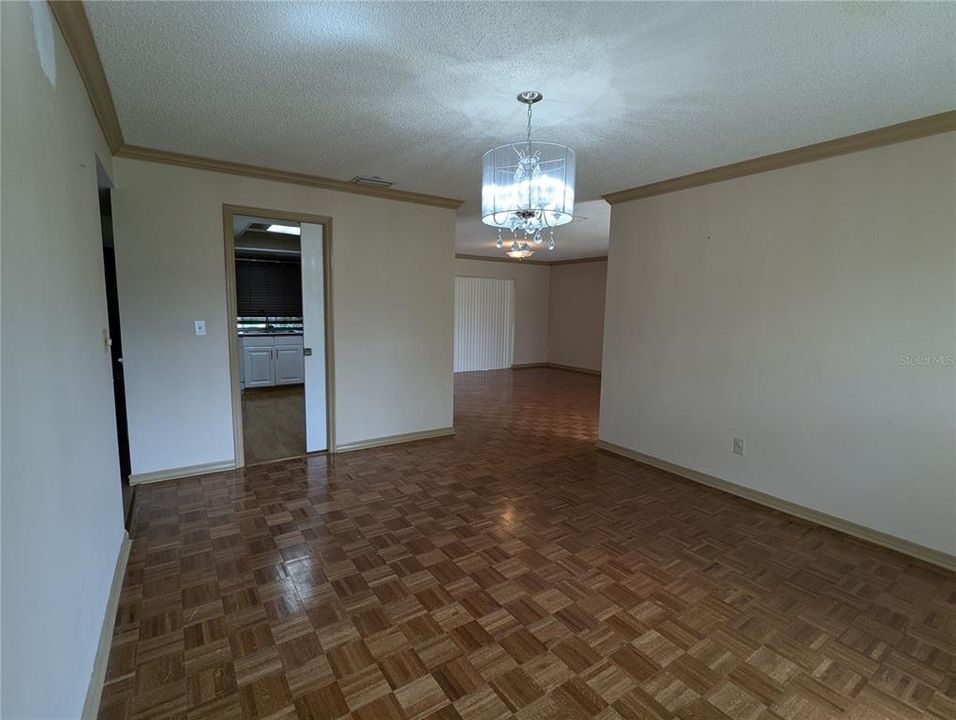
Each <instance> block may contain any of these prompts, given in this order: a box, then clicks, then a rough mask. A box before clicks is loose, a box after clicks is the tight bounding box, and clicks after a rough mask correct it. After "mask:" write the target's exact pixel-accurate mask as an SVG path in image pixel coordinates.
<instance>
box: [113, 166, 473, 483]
mask: <svg viewBox="0 0 956 720" xmlns="http://www.w3.org/2000/svg"><path fill="white" fill-rule="evenodd" d="M114 162H115V166H116V183H117V191H116V193H115V195H114V202H113V213H114V230H115V237H116V257H117V271H118V275H119V285H120V288H119V289H120V309H121V312H122V322H123V346H124V354H125V356H126V383H127V397H128V406H129V418H130V441H131V447H132V460H133V472H134V473H145V472H156V471H162V470H169V469H172V468H180V467H190V466H194V465H201V464H206V463H214V462H221V461H227V460H230V459H232V458H233V457H234V454H235V449H234V447H233V445H234V443H233V434H232V410H231V397H230V385H229V382H230V381H229V346H228V334H229V333H231V332H233V330H234V328H233V326H232V323H231V322H230V321H229V320H228V319H227V317H226V285H225V270H224V268H225V265H224V263H225V261H224V257H223V252H224V251H223V237H222V206H223V204H232V205H246V206H252V207H258V208H266V209H271V210H288V211H294V212H303V213H312V214H316V215H328V216H331V217H332V219H333V240H332V247H333V258H332V265H333V270H332V287H333V313H334V318H333V320H334V328H335V396H336V397H335V400H336V402H335V424H336V443H337V444H338V445H344V444H348V443H354V442H360V441H363V440H369V439H375V438H381V437H387V436H391V435H399V434H404V433H412V432H419V431H425V430H434V429H438V428H446V427H450V426H451V425H452V403H453V387H452V377H453V376H452V323H453V309H454V302H453V279H452V278H453V269H452V263H453V254H454V235H455V229H454V211H452V210H447V209H441V208H434V207H426V206H423V205H415V204H411V203H403V202H395V201H391V200H381V199H378V198H371V197H365V196H361V195H355V194H350V193H341V192H334V191H329V190H320V189H316V188H311V187H305V186H301V185H291V184H286V183H280V182H273V181H268V180H260V179H257V178H248V177H239V176H236V175H227V174H222V173H216V172H211V171H206V170H194V169H188V168H181V167H175V166H170V165H161V164H156V163H148V162H142V161H137V160H126V159H120V158H117V159H116V160H115V161H114ZM194 320H205V321H206V327H207V335H206V336H205V337H195V336H194V334H193V321H194Z"/></svg>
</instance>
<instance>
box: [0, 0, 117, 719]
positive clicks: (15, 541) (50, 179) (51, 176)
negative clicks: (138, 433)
mask: <svg viewBox="0 0 956 720" xmlns="http://www.w3.org/2000/svg"><path fill="white" fill-rule="evenodd" d="M0 15H2V18H0V27H2V40H0V44H2V46H3V63H2V80H0V86H2V100H0V106H2V120H0V125H2V150H0V154H2V156H3V162H2V209H0V216H2V229H0V235H2V239H3V240H2V242H3V246H2V261H0V266H2V281H0V286H2V300H0V305H2V320H0V326H2V341H0V347H2V350H0V356H2V360H0V365H2V371H0V374H2V380H0V385H2V388H3V407H2V422H0V425H2V434H0V436H2V441H0V445H2V450H0V455H2V467H0V476H2V478H3V489H2V498H3V506H2V522H0V536H2V537H0V547H2V551H0V552H2V560H0V564H2V579H0V584H2V587H3V594H2V619H0V625H2V628H3V637H2V657H3V660H2V671H0V681H2V685H3V699H2V708H0V716H3V717H5V718H76V717H79V716H80V712H81V709H82V707H83V702H84V697H85V695H86V692H87V687H88V685H89V683H90V675H91V672H92V670H93V658H94V655H95V653H96V649H97V643H98V640H99V634H100V628H101V627H102V625H103V619H104V614H105V611H106V605H107V596H108V594H109V590H110V583H111V581H112V578H113V570H114V568H115V566H116V561H117V555H118V553H119V549H120V545H121V542H122V538H123V513H122V507H121V500H120V471H119V464H118V460H117V450H116V424H115V422H116V420H115V417H114V412H113V387H112V378H111V369H110V356H109V354H108V353H107V352H106V349H105V346H104V344H103V337H102V330H103V328H105V327H107V325H108V323H107V315H106V296H105V284H104V279H103V248H102V236H101V233H100V218H99V204H98V200H97V175H96V162H97V156H99V158H100V159H101V160H102V161H103V163H104V164H105V168H106V169H107V170H109V169H110V154H109V151H108V150H107V148H106V145H105V142H104V140H103V137H102V135H101V133H100V131H99V127H98V125H97V123H96V120H95V118H94V116H93V112H92V110H91V108H90V105H89V100H88V99H87V95H86V90H85V89H84V87H83V84H82V83H81V81H80V77H79V74H78V73H77V71H76V68H75V67H74V65H73V62H72V59H71V57H70V53H69V51H68V50H67V48H66V46H65V44H64V43H63V40H62V38H61V36H60V34H59V31H58V29H57V26H56V23H55V21H53V19H52V17H50V14H49V9H48V7H47V4H46V3H30V4H28V3H0ZM34 16H35V17H36V20H37V22H36V27H34V20H33V18H34ZM37 38H39V40H38V39H37ZM41 62H44V63H46V65H47V67H48V68H49V71H50V76H49V77H48V75H47V74H46V73H45V72H44V70H43V68H42V66H41ZM51 78H52V79H51Z"/></svg>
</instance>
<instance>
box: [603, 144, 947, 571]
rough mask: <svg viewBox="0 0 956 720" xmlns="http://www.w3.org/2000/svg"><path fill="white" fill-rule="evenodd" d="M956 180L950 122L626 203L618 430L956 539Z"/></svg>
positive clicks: (797, 494) (822, 506)
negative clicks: (852, 150)
mask: <svg viewBox="0 0 956 720" xmlns="http://www.w3.org/2000/svg"><path fill="white" fill-rule="evenodd" d="M954 198H956V133H949V134H945V135H938V136H935V137H929V138H925V139H921V140H914V141H910V142H906V143H902V144H897V145H892V146H889V147H885V148H880V149H875V150H870V151H866V152H861V153H856V154H852V155H846V156H843V157H839V158H833V159H828V160H822V161H818V162H815V163H811V164H806V165H801V166H798V167H792V168H787V169H783V170H778V171H774V172H768V173H764V174H760V175H754V176H751V177H747V178H741V179H737V180H731V181H727V182H722V183H718V184H713V185H708V186H705V187H700V188H694V189H690V190H685V191H682V192H677V193H672V194H668V195H662V196H659V197H653V198H648V199H644V200H637V201H633V202H630V203H625V204H621V205H616V206H614V208H613V210H612V214H611V247H610V262H609V267H608V293H607V309H606V322H605V343H604V350H605V355H604V377H603V385H602V400H601V420H600V437H601V439H602V440H605V441H608V442H611V443H615V444H617V445H621V446H624V447H626V448H629V449H632V450H636V451H638V452H641V453H645V454H648V455H651V456H654V457H657V458H660V459H663V460H666V461H669V462H671V463H676V464H678V465H681V466H684V467H687V468H691V469H693V470H697V471H702V472H705V473H708V474H710V475H713V476H716V477H718V478H722V479H724V480H728V481H731V482H734V483H738V484H740V485H744V486H746V487H748V488H753V489H756V490H759V491H762V492H764V493H768V494H770V495H773V496H775V497H778V498H782V499H784V500H788V501H791V502H795V503H798V504H801V505H804V506H806V507H809V508H813V509H815V510H818V511H822V512H825V513H829V514H831V515H835V516H838V517H841V518H845V519H847V520H850V521H852V522H855V523H858V524H861V525H864V526H867V527H870V528H873V529H876V530H879V531H882V532H884V533H889V534H891V535H895V536H897V537H900V538H904V539H906V540H909V541H912V542H915V543H919V544H921V545H924V546H927V547H930V548H935V549H937V550H941V551H944V552H948V553H956V453H954V437H956V369H954V367H953V365H952V362H951V360H950V358H952V355H953V354H954V353H956V338H954V332H956V322H954V320H956V214H954ZM923 355H928V356H933V355H937V356H943V361H942V364H937V365H933V364H932V363H930V364H928V365H926V364H920V363H921V362H923V361H922V360H920V359H918V356H923ZM914 357H916V358H917V359H916V360H910V359H909V358H914ZM911 363H915V364H911ZM735 437H738V438H743V439H744V440H745V441H746V455H744V456H743V457H741V456H738V455H734V454H733V453H732V444H733V439H734V438H735Z"/></svg>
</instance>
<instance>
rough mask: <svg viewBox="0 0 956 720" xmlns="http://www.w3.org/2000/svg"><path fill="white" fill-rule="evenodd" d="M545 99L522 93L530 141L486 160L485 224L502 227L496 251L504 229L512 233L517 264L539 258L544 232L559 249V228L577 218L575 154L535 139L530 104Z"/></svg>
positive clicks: (489, 155) (501, 244) (483, 180)
mask: <svg viewBox="0 0 956 720" xmlns="http://www.w3.org/2000/svg"><path fill="white" fill-rule="evenodd" d="M542 97H543V96H542V95H541V93H539V92H537V91H535V90H529V91H527V92H523V93H521V94H520V95H518V102H521V103H524V104H525V105H527V106H528V133H527V137H526V139H525V140H524V141H522V142H515V143H508V144H507V145H499V146H498V147H494V148H492V149H491V150H489V151H488V152H486V153H485V154H484V157H483V158H482V162H481V164H482V171H481V221H482V222H483V223H485V225H491V226H492V227H496V228H498V239H497V241H496V242H495V247H498V248H502V247H504V244H505V241H504V239H503V238H502V237H501V232H502V230H510V231H511V249H510V250H509V251H508V255H509V256H510V257H512V258H514V259H516V260H523V259H525V258H529V257H531V256H532V255H534V250H535V248H534V246H538V245H541V244H542V243H543V242H544V237H545V234H546V235H547V236H548V251H549V252H550V251H552V250H554V228H556V227H558V226H559V225H565V224H567V223H569V222H571V221H572V220H573V219H574V151H573V150H572V149H571V148H569V147H566V146H564V145H559V144H558V143H550V142H532V141H531V106H532V105H534V104H535V103H536V102H538V101H540V100H541V99H542Z"/></svg>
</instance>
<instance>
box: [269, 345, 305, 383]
mask: <svg viewBox="0 0 956 720" xmlns="http://www.w3.org/2000/svg"><path fill="white" fill-rule="evenodd" d="M302 382H305V358H303V356H302V345H301V344H299V345H277V346H276V348H275V384H276V385H294V384H296V383H302Z"/></svg>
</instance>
